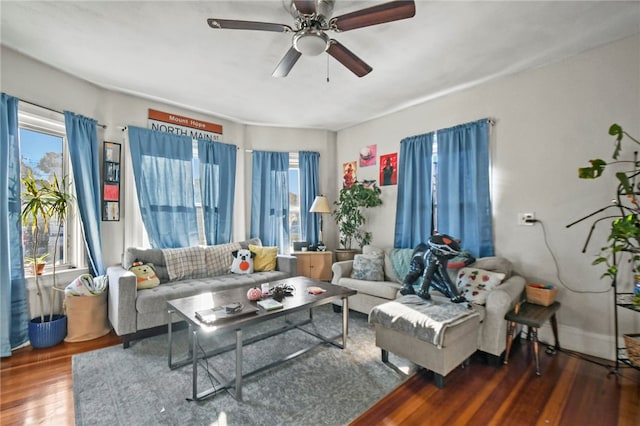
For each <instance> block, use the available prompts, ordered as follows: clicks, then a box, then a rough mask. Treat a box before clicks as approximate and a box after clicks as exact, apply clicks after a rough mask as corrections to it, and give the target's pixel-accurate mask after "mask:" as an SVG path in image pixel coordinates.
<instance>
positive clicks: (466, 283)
mask: <svg viewBox="0 0 640 426" xmlns="http://www.w3.org/2000/svg"><path fill="white" fill-rule="evenodd" d="M504 277H505V274H503V273H499V272H490V271H486V270H484V269H479V268H475V267H467V268H462V269H460V271H459V272H458V278H457V287H458V291H460V294H461V295H463V296H464V297H465V298H466V299H467V300H468V301H469V302H472V303H476V304H478V305H484V304H485V303H486V302H487V296H488V295H489V292H490V291H491V290H493V289H494V288H496V287H497V286H499V285H500V284H501V283H502V280H503V279H504Z"/></svg>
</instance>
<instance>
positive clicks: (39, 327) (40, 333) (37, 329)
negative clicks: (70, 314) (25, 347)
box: [29, 315, 67, 348]
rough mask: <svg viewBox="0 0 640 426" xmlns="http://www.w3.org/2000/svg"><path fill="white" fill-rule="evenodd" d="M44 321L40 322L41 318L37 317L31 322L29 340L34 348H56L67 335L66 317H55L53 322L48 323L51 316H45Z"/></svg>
mask: <svg viewBox="0 0 640 426" xmlns="http://www.w3.org/2000/svg"><path fill="white" fill-rule="evenodd" d="M44 319H45V321H44V322H40V317H36V318H34V319H32V320H31V321H29V340H30V341H31V346H32V347H34V348H49V347H51V346H55V345H57V344H58V343H60V342H62V341H63V340H64V337H65V336H66V335H67V316H66V315H54V316H53V320H52V321H48V319H49V315H45V316H44Z"/></svg>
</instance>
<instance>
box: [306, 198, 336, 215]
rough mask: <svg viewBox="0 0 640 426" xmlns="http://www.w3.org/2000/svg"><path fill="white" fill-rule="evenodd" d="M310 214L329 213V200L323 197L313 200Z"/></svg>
mask: <svg viewBox="0 0 640 426" xmlns="http://www.w3.org/2000/svg"><path fill="white" fill-rule="evenodd" d="M309 212H310V213H331V207H330V206H329V200H327V197H325V196H324V195H318V196H316V199H315V200H313V204H311V208H310V209H309Z"/></svg>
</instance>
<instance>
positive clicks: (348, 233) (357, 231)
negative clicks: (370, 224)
mask: <svg viewBox="0 0 640 426" xmlns="http://www.w3.org/2000/svg"><path fill="white" fill-rule="evenodd" d="M381 193H382V190H381V189H380V187H378V186H377V185H376V184H375V183H373V184H371V185H368V184H364V183H360V182H358V181H356V182H354V183H353V185H351V186H350V187H349V188H342V189H341V190H340V193H339V196H338V200H337V201H335V202H334V203H333V204H334V205H335V206H336V208H335V209H334V210H333V212H332V214H333V217H334V218H335V220H336V224H337V225H338V231H339V233H340V245H341V246H342V247H343V249H338V250H336V258H337V260H338V261H340V260H348V259H353V256H354V254H355V250H354V249H353V243H354V242H356V243H357V244H358V245H359V246H360V248H362V247H363V246H365V245H367V244H369V242H371V232H368V231H365V230H364V229H363V225H364V224H365V223H366V218H365V216H364V215H363V210H364V209H367V208H371V207H376V206H379V205H381V204H382V199H381V198H380V194H381Z"/></svg>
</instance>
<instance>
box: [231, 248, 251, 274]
mask: <svg viewBox="0 0 640 426" xmlns="http://www.w3.org/2000/svg"><path fill="white" fill-rule="evenodd" d="M231 254H232V255H233V263H232V264H231V272H233V273H234V274H253V258H254V257H255V255H256V254H255V253H253V252H251V251H249V250H247V249H240V250H234V251H233V252H232V253H231Z"/></svg>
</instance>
